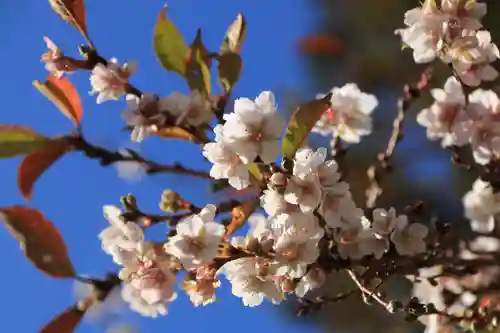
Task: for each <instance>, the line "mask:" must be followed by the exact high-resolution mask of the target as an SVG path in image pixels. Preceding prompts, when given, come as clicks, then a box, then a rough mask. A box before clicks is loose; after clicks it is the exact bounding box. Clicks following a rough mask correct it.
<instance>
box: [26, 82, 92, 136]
mask: <svg viewBox="0 0 500 333" xmlns="http://www.w3.org/2000/svg"><path fill="white" fill-rule="evenodd" d="M33 85H34V86H35V88H37V89H38V91H40V92H41V93H42V94H43V95H45V97H47V98H48V99H49V100H50V101H52V102H53V103H54V104H55V105H56V106H57V107H58V108H59V110H60V111H61V112H62V113H63V114H64V115H65V116H66V117H68V118H69V119H70V120H71V121H72V122H73V124H75V126H76V127H78V126H79V125H80V122H81V120H82V116H83V109H82V103H81V101H80V95H79V94H78V91H77V90H76V88H75V86H74V85H73V84H72V83H71V81H70V80H68V79H67V78H65V77H62V78H60V79H58V78H56V77H55V76H53V75H49V76H48V77H47V81H45V82H40V81H33Z"/></svg>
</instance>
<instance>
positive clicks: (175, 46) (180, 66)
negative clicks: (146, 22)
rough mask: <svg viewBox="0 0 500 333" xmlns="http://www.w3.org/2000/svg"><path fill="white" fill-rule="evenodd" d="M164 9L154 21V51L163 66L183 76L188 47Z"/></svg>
mask: <svg viewBox="0 0 500 333" xmlns="http://www.w3.org/2000/svg"><path fill="white" fill-rule="evenodd" d="M166 9H167V7H166V6H165V7H164V8H163V9H162V10H161V12H160V14H159V15H158V19H157V21H156V26H155V29H154V38H153V39H154V43H153V44H154V49H155V53H156V56H157V57H158V60H160V62H161V64H162V66H163V68H165V69H166V70H168V71H174V72H177V73H179V74H180V75H182V76H184V75H185V74H186V57H187V56H188V52H189V48H188V46H187V44H186V41H185V40H184V37H182V35H181V33H180V32H179V30H178V29H177V27H176V26H175V25H174V23H173V22H172V21H170V20H169V19H168V18H167V12H166Z"/></svg>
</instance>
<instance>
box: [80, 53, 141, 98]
mask: <svg viewBox="0 0 500 333" xmlns="http://www.w3.org/2000/svg"><path fill="white" fill-rule="evenodd" d="M135 69H136V66H135V63H128V64H125V65H123V66H121V65H120V64H119V63H118V60H117V59H116V58H112V59H110V60H109V61H108V63H107V65H104V64H102V63H99V64H97V65H96V66H95V67H94V69H93V70H92V74H91V75H90V84H91V85H92V91H91V92H90V94H91V95H95V94H97V104H101V103H103V102H106V101H109V100H118V99H120V97H122V96H123V95H124V94H125V92H126V86H127V84H128V79H129V78H130V76H131V75H132V74H133V73H134V72H135Z"/></svg>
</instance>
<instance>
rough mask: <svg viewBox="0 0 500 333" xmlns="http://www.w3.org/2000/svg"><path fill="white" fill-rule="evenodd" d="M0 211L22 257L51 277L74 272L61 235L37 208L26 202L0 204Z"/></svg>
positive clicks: (71, 275) (70, 275)
mask: <svg viewBox="0 0 500 333" xmlns="http://www.w3.org/2000/svg"><path fill="white" fill-rule="evenodd" d="M0 214H2V215H3V219H4V224H5V226H6V227H7V229H8V230H9V232H10V233H11V234H12V235H13V236H14V237H15V238H16V239H17V240H18V241H19V243H20V245H21V249H22V250H23V251H24V253H25V255H26V257H28V259H29V260H30V261H31V262H32V263H33V264H34V265H35V266H36V267H37V268H38V269H40V270H41V271H43V272H44V273H46V274H48V275H50V276H52V277H55V278H71V277H74V276H75V270H74V268H73V265H72V264H71V261H70V260H69V257H68V251H67V249H66V244H64V240H63V238H62V237H61V235H60V234H59V231H57V229H56V228H55V226H54V225H53V224H52V222H50V221H48V220H46V219H45V217H44V216H43V215H42V213H40V211H39V210H37V209H34V208H30V207H27V206H10V207H4V208H0Z"/></svg>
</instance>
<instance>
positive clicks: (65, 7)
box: [49, 0, 91, 46]
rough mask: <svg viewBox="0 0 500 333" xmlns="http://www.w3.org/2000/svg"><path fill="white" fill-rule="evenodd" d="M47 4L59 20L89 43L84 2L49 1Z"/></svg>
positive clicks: (80, 0)
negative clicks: (70, 26)
mask: <svg viewBox="0 0 500 333" xmlns="http://www.w3.org/2000/svg"><path fill="white" fill-rule="evenodd" d="M49 4H50V6H51V7H52V9H53V10H54V12H55V13H56V14H57V15H59V17H60V18H62V19H63V20H64V21H66V22H67V23H69V24H71V25H72V26H74V27H75V28H76V29H77V30H78V31H80V33H81V34H82V35H83V37H84V38H85V39H86V40H87V42H90V38H89V36H88V33H87V25H86V19H85V3H84V0H49ZM89 44H90V43H89ZM89 46H91V45H89Z"/></svg>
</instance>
